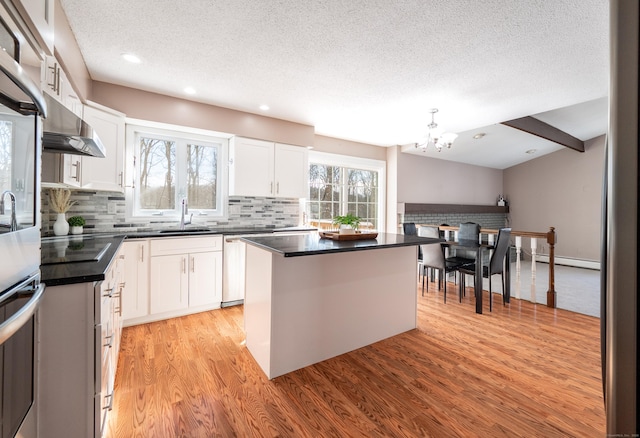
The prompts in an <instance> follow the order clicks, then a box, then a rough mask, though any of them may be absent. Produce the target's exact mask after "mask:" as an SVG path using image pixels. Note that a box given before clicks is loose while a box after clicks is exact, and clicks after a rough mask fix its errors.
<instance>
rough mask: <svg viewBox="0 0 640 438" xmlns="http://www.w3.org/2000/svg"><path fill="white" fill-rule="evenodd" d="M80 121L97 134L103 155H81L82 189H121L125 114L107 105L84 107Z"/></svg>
mask: <svg viewBox="0 0 640 438" xmlns="http://www.w3.org/2000/svg"><path fill="white" fill-rule="evenodd" d="M83 118H84V120H85V121H86V122H87V123H88V124H89V125H91V127H92V128H93V129H94V130H95V131H96V132H97V133H98V137H99V138H100V140H101V141H102V143H103V144H104V147H105V149H106V150H107V153H106V157H105V158H95V157H82V184H81V186H82V188H84V189H91V190H108V191H112V192H124V134H125V115H124V114H122V113H119V112H117V111H114V110H111V109H109V108H107V107H104V106H101V105H98V104H91V105H85V107H84V117H83Z"/></svg>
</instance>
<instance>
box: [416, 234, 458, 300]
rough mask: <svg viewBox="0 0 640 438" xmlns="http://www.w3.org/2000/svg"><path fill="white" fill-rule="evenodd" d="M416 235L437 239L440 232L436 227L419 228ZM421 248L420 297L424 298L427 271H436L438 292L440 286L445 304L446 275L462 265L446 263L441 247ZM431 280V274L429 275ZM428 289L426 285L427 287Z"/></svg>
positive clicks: (436, 245) (435, 245)
mask: <svg viewBox="0 0 640 438" xmlns="http://www.w3.org/2000/svg"><path fill="white" fill-rule="evenodd" d="M418 235H419V236H422V237H434V238H436V239H437V238H439V237H440V232H439V230H438V228H437V227H420V228H419V229H418ZM420 246H421V247H422V270H423V272H422V295H423V296H424V289H425V285H424V283H425V279H426V277H427V269H435V270H437V271H438V290H440V287H441V285H442V288H443V289H444V302H445V303H446V302H447V274H448V273H449V272H455V271H457V270H458V269H460V268H461V267H462V266H464V265H460V264H457V263H455V262H451V261H446V260H445V258H444V250H443V248H442V245H440V244H436V243H432V244H429V245H420ZM431 278H432V279H433V274H432V275H431ZM427 288H428V285H427Z"/></svg>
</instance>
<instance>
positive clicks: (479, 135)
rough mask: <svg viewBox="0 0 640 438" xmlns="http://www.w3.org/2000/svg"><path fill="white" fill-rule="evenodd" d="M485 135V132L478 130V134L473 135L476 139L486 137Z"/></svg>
mask: <svg viewBox="0 0 640 438" xmlns="http://www.w3.org/2000/svg"><path fill="white" fill-rule="evenodd" d="M485 135H487V134H486V133H484V132H478V133H477V134H476V135H474V136H473V139H474V140H480V139H481V138H482V137H484V136H485Z"/></svg>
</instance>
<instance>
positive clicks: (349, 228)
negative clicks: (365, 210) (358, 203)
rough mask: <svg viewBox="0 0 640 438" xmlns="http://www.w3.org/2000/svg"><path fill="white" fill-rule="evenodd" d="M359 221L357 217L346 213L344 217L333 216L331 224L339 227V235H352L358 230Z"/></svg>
mask: <svg viewBox="0 0 640 438" xmlns="http://www.w3.org/2000/svg"><path fill="white" fill-rule="evenodd" d="M361 220H362V219H360V218H359V217H358V216H356V215H353V214H351V213H347V214H346V215H345V216H335V217H334V218H333V224H334V225H338V226H339V228H340V233H341V234H353V233H355V232H356V230H357V229H358V226H359V225H360V221H361Z"/></svg>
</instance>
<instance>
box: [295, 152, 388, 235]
mask: <svg viewBox="0 0 640 438" xmlns="http://www.w3.org/2000/svg"><path fill="white" fill-rule="evenodd" d="M378 173H379V172H378V171H377V170H369V169H358V168H354V167H341V166H333V165H330V164H322V163H311V164H310V165H309V200H308V202H307V214H308V215H309V220H312V221H313V220H320V221H322V222H325V223H327V222H330V221H331V219H332V218H333V217H334V216H337V215H346V214H347V213H351V214H355V215H357V216H359V217H360V218H361V219H362V222H361V226H367V227H371V228H374V229H377V228H378V227H380V220H379V218H378V210H379V209H378V205H379V201H380V200H379V199H378V193H379V190H378V185H379V176H378Z"/></svg>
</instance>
